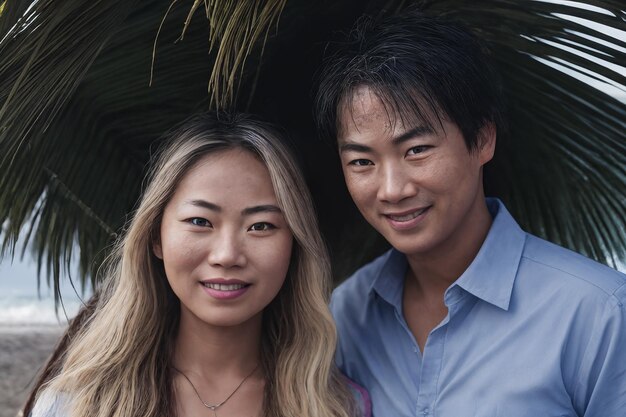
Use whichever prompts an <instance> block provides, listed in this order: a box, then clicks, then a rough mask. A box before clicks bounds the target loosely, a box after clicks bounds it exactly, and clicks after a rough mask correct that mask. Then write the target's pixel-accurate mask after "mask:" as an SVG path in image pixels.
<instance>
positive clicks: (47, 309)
mask: <svg viewBox="0 0 626 417" xmlns="http://www.w3.org/2000/svg"><path fill="white" fill-rule="evenodd" d="M81 304H82V302H81V300H80V299H79V298H78V297H77V296H76V295H74V294H72V295H65V296H64V297H63V304H62V305H61V304H60V303H59V305H58V307H57V308H55V304H54V298H52V297H50V296H47V297H41V298H40V297H38V296H32V295H24V294H19V293H13V294H6V293H5V294H0V327H1V328H2V329H3V330H14V331H21V330H25V331H30V330H33V329H34V328H36V329H40V330H41V329H45V328H50V329H51V330H52V329H58V328H59V327H65V326H67V323H68V320H69V319H71V318H72V317H74V316H75V315H76V313H77V312H78V310H79V308H80V306H81Z"/></svg>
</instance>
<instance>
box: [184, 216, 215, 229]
mask: <svg viewBox="0 0 626 417" xmlns="http://www.w3.org/2000/svg"><path fill="white" fill-rule="evenodd" d="M187 221H188V222H189V223H191V224H193V225H194V226H201V227H211V222H210V221H208V220H207V219H203V218H202V217H192V218H191V219H189V220H187Z"/></svg>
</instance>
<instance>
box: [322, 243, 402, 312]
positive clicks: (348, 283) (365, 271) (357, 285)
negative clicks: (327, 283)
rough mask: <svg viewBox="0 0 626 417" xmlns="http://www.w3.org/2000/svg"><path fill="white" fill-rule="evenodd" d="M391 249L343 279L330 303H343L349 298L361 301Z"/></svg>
mask: <svg viewBox="0 0 626 417" xmlns="http://www.w3.org/2000/svg"><path fill="white" fill-rule="evenodd" d="M391 251H392V250H391V249H390V250H388V251H386V252H385V253H383V254H382V255H380V256H379V257H377V258H375V259H374V260H373V261H371V262H369V263H367V264H365V265H363V266H362V267H360V268H359V269H357V270H356V271H355V272H354V273H353V274H352V275H350V276H349V277H348V278H347V279H346V280H345V281H343V282H342V283H341V284H340V285H339V286H338V287H337V288H336V289H335V290H334V291H333V295H332V303H333V304H335V305H336V304H337V303H345V302H347V301H349V300H359V303H363V301H364V300H365V299H364V298H362V297H366V296H367V295H368V294H369V292H370V291H371V289H372V285H374V281H375V280H376V278H378V276H379V275H380V272H381V270H382V269H383V268H384V266H385V264H386V263H387V261H388V259H389V256H390V255H391Z"/></svg>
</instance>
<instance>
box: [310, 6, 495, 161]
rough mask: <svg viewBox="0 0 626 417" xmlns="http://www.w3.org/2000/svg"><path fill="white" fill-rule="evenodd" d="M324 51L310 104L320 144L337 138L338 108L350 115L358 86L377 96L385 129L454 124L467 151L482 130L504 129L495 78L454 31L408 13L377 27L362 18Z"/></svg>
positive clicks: (469, 40) (479, 50) (473, 44)
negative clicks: (387, 123) (397, 125)
mask: <svg viewBox="0 0 626 417" xmlns="http://www.w3.org/2000/svg"><path fill="white" fill-rule="evenodd" d="M330 47H331V48H333V47H334V49H335V50H334V51H333V52H332V53H331V54H329V55H328V56H327V57H326V59H325V61H324V65H323V67H322V70H321V72H320V74H319V87H318V90H317V95H316V99H315V107H316V108H315V113H316V114H315V116H316V121H317V125H318V128H319V131H320V134H321V135H322V136H324V137H328V138H332V139H333V140H335V139H336V138H337V134H338V133H340V132H339V131H338V130H339V129H340V127H341V126H340V122H341V120H340V118H343V117H346V115H343V114H341V111H342V108H344V106H347V107H345V108H346V109H347V110H348V112H351V110H352V104H353V103H352V99H353V95H354V92H355V90H356V89H357V88H359V87H361V86H367V87H369V88H370V90H371V91H373V92H374V93H375V94H376V96H378V98H379V99H380V100H381V101H382V103H383V105H384V107H385V109H386V110H387V114H388V115H389V116H390V121H391V122H392V123H395V122H396V121H397V120H396V117H397V118H399V121H400V122H401V123H403V124H404V125H405V126H406V127H407V128H410V125H411V124H413V123H415V122H421V123H425V124H426V125H427V126H429V127H433V126H432V125H433V122H437V121H438V122H439V123H440V122H441V120H442V119H446V120H448V121H450V122H453V123H455V124H456V125H457V126H458V127H459V129H460V130H461V132H462V134H463V137H464V139H465V144H466V146H467V148H468V150H470V151H471V150H474V149H476V147H477V146H478V137H477V136H478V133H479V130H480V128H481V127H483V126H484V125H485V123H488V122H493V123H494V125H495V127H496V131H501V130H502V129H503V123H502V116H501V106H502V104H501V98H500V96H501V92H500V84H499V81H498V77H497V76H496V73H495V71H494V70H493V68H492V66H491V64H490V60H489V58H488V56H487V54H486V52H485V50H484V48H483V46H482V45H481V44H480V42H479V41H478V39H477V38H476V37H475V36H474V35H472V34H471V32H469V30H467V29H466V28H464V27H463V26H461V25H460V24H458V23H454V22H451V21H447V20H444V19H441V18H436V17H432V16H427V15H425V14H423V13H421V12H420V11H418V10H416V9H413V8H410V9H408V10H405V11H403V12H401V13H399V14H397V15H395V16H391V17H388V18H385V19H382V20H380V21H374V20H372V19H368V18H362V19H361V20H359V21H358V22H357V24H356V25H355V27H354V28H353V29H352V31H351V32H350V33H349V35H348V39H347V40H345V41H344V42H342V43H338V44H335V45H331V46H330ZM433 117H434V118H435V120H432V119H433Z"/></svg>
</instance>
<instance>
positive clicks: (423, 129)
mask: <svg viewBox="0 0 626 417" xmlns="http://www.w3.org/2000/svg"><path fill="white" fill-rule="evenodd" d="M430 133H433V130H432V129H431V128H430V127H428V126H418V127H415V128H413V129H411V130H408V131H406V132H404V133H402V134H400V135H398V136H396V137H395V138H393V139H391V142H392V143H393V144H394V145H399V144H401V143H402V142H406V141H407V140H411V139H414V138H416V137H420V136H424V135H427V134H430ZM350 151H352V152H372V148H371V147H369V146H366V145H361V144H358V143H350V142H348V143H343V144H341V145H339V153H342V152H350Z"/></svg>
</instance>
